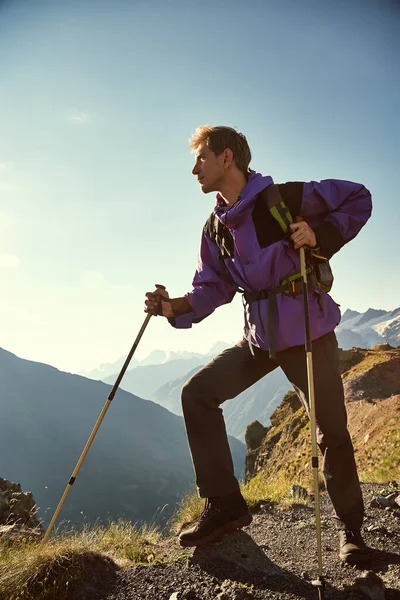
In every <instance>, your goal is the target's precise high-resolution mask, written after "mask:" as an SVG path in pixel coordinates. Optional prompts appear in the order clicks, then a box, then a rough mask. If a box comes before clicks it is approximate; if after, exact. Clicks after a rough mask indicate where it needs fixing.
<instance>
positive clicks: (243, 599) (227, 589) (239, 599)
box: [216, 579, 251, 600]
mask: <svg viewBox="0 0 400 600" xmlns="http://www.w3.org/2000/svg"><path fill="white" fill-rule="evenodd" d="M250 597H251V596H250V595H249V592H248V590H247V589H246V587H245V586H240V585H238V584H237V583H235V582H234V581H231V580H230V579H225V580H224V581H223V582H222V584H221V591H220V593H219V594H218V595H217V596H216V600H247V599H248V598H250Z"/></svg>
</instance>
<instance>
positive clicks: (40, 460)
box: [0, 349, 245, 523]
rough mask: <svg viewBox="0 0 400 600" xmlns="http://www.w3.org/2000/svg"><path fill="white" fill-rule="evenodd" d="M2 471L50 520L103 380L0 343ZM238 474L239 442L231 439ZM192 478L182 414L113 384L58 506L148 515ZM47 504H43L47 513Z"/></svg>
mask: <svg viewBox="0 0 400 600" xmlns="http://www.w3.org/2000/svg"><path fill="white" fill-rule="evenodd" d="M0 381H1V386H2V394H1V395H0V411H1V414H2V421H1V430H0V475H1V476H2V477H4V478H6V479H9V480H11V481H17V482H19V483H21V484H22V486H23V488H24V489H29V490H30V491H32V492H33V495H34V497H35V500H36V501H37V503H38V505H39V507H40V512H39V517H41V518H43V519H44V520H45V521H48V519H49V517H50V516H51V514H52V513H53V511H54V509H55V507H56V505H57V503H58V501H59V499H60V497H61V495H62V493H63V491H64V489H65V486H66V484H67V482H68V480H69V477H70V475H71V473H72V471H73V469H74V467H75V465H76V463H77V461H78V458H79V456H80V453H81V451H82V449H83V447H84V445H85V443H86V441H87V439H88V437H89V435H90V433H91V431H92V428H93V426H94V424H95V422H96V420H97V418H98V416H99V414H100V411H101V409H102V408H103V406H104V403H105V401H106V398H107V397H108V394H109V392H110V387H109V386H107V385H106V384H104V383H103V382H96V381H92V380H90V379H87V378H84V377H81V376H79V375H71V374H68V373H64V372H62V371H59V370H57V369H55V368H54V367H50V366H48V365H44V364H40V363H35V362H32V361H28V360H23V359H20V358H18V357H16V356H15V355H14V354H11V353H9V352H7V351H5V350H2V349H0ZM230 443H231V448H232V452H233V455H234V461H235V466H236V467H237V472H238V474H239V472H240V470H242V469H243V467H244V455H245V448H244V446H243V444H241V443H240V442H239V441H238V440H235V439H232V438H231V439H230ZM193 485H194V475H193V469H192V464H191V459H190V454H189V450H188V445H187V439H186V434H185V429H184V424H183V420H182V419H181V418H180V417H178V416H176V415H173V414H172V413H170V412H169V411H167V410H166V409H164V408H163V407H161V406H159V405H157V404H155V403H153V402H148V401H147V400H143V399H141V398H138V397H136V396H133V395H132V394H129V393H127V392H125V391H123V390H119V391H118V392H117V394H116V396H115V398H114V400H113V402H112V403H111V405H110V408H109V410H108V412H107V415H106V417H105V419H104V421H103V423H102V425H101V427H100V429H99V431H98V433H97V435H96V438H95V440H94V442H93V445H92V447H91V449H90V451H89V453H88V456H87V458H86V460H85V462H84V464H83V466H82V469H81V471H80V472H79V475H78V477H77V480H76V482H75V484H74V486H73V487H72V489H71V491H70V494H69V496H68V498H67V500H66V503H65V506H64V508H63V513H62V518H63V519H68V520H71V521H73V522H74V523H77V522H80V521H83V520H84V519H87V520H89V521H93V520H95V519H97V518H101V519H103V520H108V519H116V518H117V517H119V516H121V517H126V518H128V519H130V520H133V521H141V520H144V519H146V520H151V519H152V518H153V517H154V515H155V513H156V511H157V510H158V509H159V508H161V507H163V506H164V505H165V504H168V505H170V508H169V511H168V510H167V511H166V514H167V513H168V512H171V510H172V508H173V506H174V504H175V502H176V500H177V498H178V496H179V495H180V494H181V493H182V492H183V491H184V490H187V489H189V488H191V487H193ZM46 510H47V513H46V514H45V512H46Z"/></svg>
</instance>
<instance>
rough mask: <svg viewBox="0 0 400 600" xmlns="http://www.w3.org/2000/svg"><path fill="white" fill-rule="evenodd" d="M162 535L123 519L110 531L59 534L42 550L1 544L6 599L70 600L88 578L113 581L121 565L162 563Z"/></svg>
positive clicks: (1, 595)
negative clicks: (158, 546)
mask: <svg viewBox="0 0 400 600" xmlns="http://www.w3.org/2000/svg"><path fill="white" fill-rule="evenodd" d="M160 538H161V534H160V532H159V530H158V529H156V528H155V527H148V526H145V527H143V528H141V529H137V528H135V526H133V525H132V524H131V523H129V522H125V521H118V522H116V523H111V524H110V525H109V526H108V527H102V526H99V525H96V526H92V527H86V528H85V529H84V530H83V531H81V532H77V531H72V532H68V533H63V534H58V533H56V534H53V536H52V537H51V538H50V540H49V542H48V543H47V544H45V545H44V546H40V545H38V544H37V542H29V541H25V542H23V543H20V544H19V545H13V546H10V545H7V544H6V543H5V542H1V541H0V600H64V599H67V598H68V597H70V594H71V593H72V592H73V590H74V589H75V588H77V587H78V586H79V585H81V584H82V583H83V582H84V581H85V580H87V579H89V578H90V580H91V582H95V581H96V580H100V579H104V578H106V577H110V576H111V575H112V574H114V573H115V571H116V570H117V569H118V566H117V562H125V563H127V562H130V563H147V564H148V563H149V562H152V561H154V560H155V559H156V550H155V544H156V543H157V541H159V540H160Z"/></svg>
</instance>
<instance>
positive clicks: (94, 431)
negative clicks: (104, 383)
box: [40, 284, 165, 546]
mask: <svg viewBox="0 0 400 600" xmlns="http://www.w3.org/2000/svg"><path fill="white" fill-rule="evenodd" d="M156 288H157V289H158V288H161V289H164V290H165V287H164V286H163V285H159V284H156ZM151 317H152V315H151V314H150V313H149V314H148V315H146V318H145V320H144V322H143V325H142V326H141V328H140V331H139V333H138V334H137V337H136V340H135V341H134V343H133V346H132V348H131V350H130V352H129V354H128V356H127V357H126V360H125V362H124V366H123V367H122V369H121V372H120V374H119V375H118V377H117V380H116V382H115V383H114V385H113V388H112V390H111V392H110V393H109V395H108V398H107V400H106V403H105V405H104V406H103V410H102V411H101V413H100V415H99V418H98V419H97V421H96V423H95V426H94V427H93V430H92V433H91V434H90V436H89V439H88V441H87V442H86V446H85V447H84V449H83V451H82V454H81V456H80V458H79V460H78V462H77V464H76V467H75V469H74V471H73V473H72V475H71V477H70V480H69V481H68V483H67V487H66V488H65V491H64V493H63V495H62V497H61V500H60V502H59V503H58V506H57V508H56V510H55V513H54V515H53V518H52V519H51V521H50V525H49V526H48V528H47V530H46V533H45V534H44V537H43V539H42V541H41V543H40V545H41V546H43V545H44V544H45V543H46V542H47V540H48V537H49V535H50V532H51V530H52V529H53V525H54V523H55V522H56V519H57V517H58V515H59V513H60V511H61V509H62V507H63V504H64V502H65V500H66V498H67V496H68V494H69V491H70V489H71V487H72V486H73V485H74V483H75V479H76V477H77V475H78V473H79V470H80V468H81V466H82V463H83V461H84V460H85V458H86V455H87V453H88V452H89V448H90V446H91V445H92V442H93V440H94V438H95V436H96V433H97V431H98V429H99V427H100V425H101V423H102V421H103V419H104V417H105V416H106V412H107V410H108V408H109V406H110V404H111V401H112V399H113V398H114V396H115V394H116V391H117V390H118V387H119V384H120V383H121V380H122V378H123V376H124V375H125V371H126V370H127V368H128V366H129V363H130V362H131V359H132V356H133V354H134V352H135V350H136V348H137V346H138V344H139V342H140V339H141V337H142V335H143V333H144V330H145V329H146V327H147V325H148V322H149V321H150V319H151Z"/></svg>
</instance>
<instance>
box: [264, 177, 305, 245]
mask: <svg viewBox="0 0 400 600" xmlns="http://www.w3.org/2000/svg"><path fill="white" fill-rule="evenodd" d="M278 187H279V192H280V194H281V196H282V200H283V201H284V203H285V204H286V206H287V207H288V208H289V210H290V213H291V215H292V217H293V219H294V217H296V216H298V215H299V214H300V208H301V203H302V200H303V183H302V182H297V181H293V182H289V183H281V184H279V185H278ZM266 189H268V188H266ZM263 191H264V190H263ZM253 222H254V228H255V230H256V235H257V240H258V243H259V244H260V247H261V248H266V247H267V246H270V245H271V244H274V243H275V242H279V241H280V240H282V239H283V238H284V237H285V235H284V232H283V231H282V229H281V227H280V225H279V223H278V221H277V220H276V219H274V217H273V216H272V215H271V213H270V211H269V208H268V204H267V202H266V197H265V193H263V192H261V193H260V194H259V195H258V198H257V200H256V202H255V204H254V209H253Z"/></svg>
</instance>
